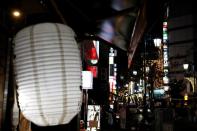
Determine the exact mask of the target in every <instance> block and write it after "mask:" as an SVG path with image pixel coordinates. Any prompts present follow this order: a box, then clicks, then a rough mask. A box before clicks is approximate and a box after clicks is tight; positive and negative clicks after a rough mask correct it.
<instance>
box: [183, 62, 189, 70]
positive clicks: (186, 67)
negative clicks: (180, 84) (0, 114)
mask: <svg viewBox="0 0 197 131" xmlns="http://www.w3.org/2000/svg"><path fill="white" fill-rule="evenodd" d="M188 68H189V64H188V63H184V64H183V69H184V70H186V71H187V70H188Z"/></svg>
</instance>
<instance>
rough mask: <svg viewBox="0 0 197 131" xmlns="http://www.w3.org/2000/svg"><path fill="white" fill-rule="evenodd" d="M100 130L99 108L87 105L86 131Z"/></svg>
mask: <svg viewBox="0 0 197 131" xmlns="http://www.w3.org/2000/svg"><path fill="white" fill-rule="evenodd" d="M98 129H100V106H99V105H88V116H87V131H97V130H98Z"/></svg>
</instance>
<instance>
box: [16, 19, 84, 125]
mask: <svg viewBox="0 0 197 131" xmlns="http://www.w3.org/2000/svg"><path fill="white" fill-rule="evenodd" d="M74 36H75V34H74V32H73V30H72V29H71V28H70V27H68V26H66V25H63V24H57V23H41V24H37V25H33V26H30V27H27V28H25V29H23V30H21V31H20V32H18V33H17V34H16V37H15V48H14V53H15V55H16V59H15V71H16V80H17V85H18V90H17V91H18V101H19V106H20V109H21V112H22V113H23V115H24V116H25V117H26V118H27V119H28V120H30V121H31V122H33V123H35V124H36V125H39V126H49V125H59V124H67V123H69V122H70V121H71V120H72V119H73V118H74V117H75V116H76V114H78V112H79V111H80V107H81V102H82V99H81V98H82V94H81V90H80V86H81V71H82V69H81V57H80V51H79V48H78V45H77V43H76V41H75V39H74Z"/></svg>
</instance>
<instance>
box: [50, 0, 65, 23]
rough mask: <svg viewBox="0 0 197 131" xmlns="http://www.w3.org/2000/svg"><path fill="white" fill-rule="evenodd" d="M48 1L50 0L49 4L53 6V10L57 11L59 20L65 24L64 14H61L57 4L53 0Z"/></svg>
mask: <svg viewBox="0 0 197 131" xmlns="http://www.w3.org/2000/svg"><path fill="white" fill-rule="evenodd" d="M50 2H51V5H52V6H53V8H54V9H55V12H56V13H57V15H58V16H59V17H60V19H61V21H62V22H63V24H67V22H66V20H65V19H64V16H63V15H62V13H61V12H60V10H59V9H58V6H57V4H56V3H55V1H54V0H50Z"/></svg>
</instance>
